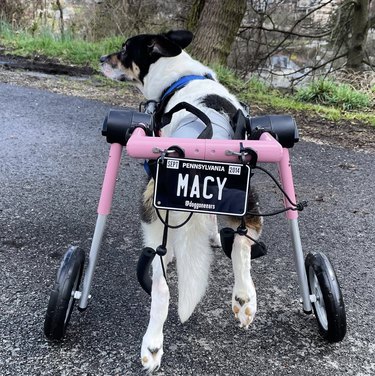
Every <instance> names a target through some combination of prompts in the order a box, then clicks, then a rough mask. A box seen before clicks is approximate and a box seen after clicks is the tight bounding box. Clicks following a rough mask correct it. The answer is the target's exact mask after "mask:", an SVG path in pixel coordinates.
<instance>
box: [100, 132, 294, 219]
mask: <svg viewBox="0 0 375 376" xmlns="http://www.w3.org/2000/svg"><path fill="white" fill-rule="evenodd" d="M240 142H242V144H243V146H244V147H251V148H252V149H254V150H255V151H256V152H257V154H258V162H269V163H277V165H278V169H279V175H280V180H281V185H282V186H283V188H284V190H285V192H286V193H287V195H288V196H289V197H290V199H291V200H292V201H295V192H294V184H293V177H292V170H291V166H290V160H289V152H288V149H285V148H282V146H281V145H280V144H279V143H278V142H277V141H276V140H275V139H274V138H273V137H272V136H271V135H270V134H269V133H263V134H262V135H261V137H260V140H257V141H252V140H241V141H240V140H201V139H189V138H163V137H147V136H146V133H145V131H144V130H143V129H142V128H137V129H136V130H135V131H134V132H133V134H132V136H131V137H130V139H129V141H128V144H127V146H126V151H127V154H128V155H129V156H130V157H133V158H141V159H154V158H157V157H159V156H160V152H161V151H162V150H165V149H168V148H169V147H171V146H172V145H178V146H179V147H180V148H182V149H183V150H184V152H185V157H186V158H193V159H203V160H210V161H221V162H238V157H237V156H236V155H234V154H232V152H235V153H238V151H239V150H240ZM121 152H122V146H121V145H120V144H112V145H111V149H110V153H109V160H108V164H107V168H106V172H105V177H104V182H103V187H102V193H101V196H100V201H99V207H98V214H103V215H108V214H109V213H110V210H111V204H112V197H113V192H114V189H115V184H116V177H117V172H118V169H119V165H120V160H121ZM284 204H285V207H287V206H288V203H287V202H284ZM286 216H287V218H288V219H296V218H298V213H297V211H291V210H289V211H287V212H286Z"/></svg>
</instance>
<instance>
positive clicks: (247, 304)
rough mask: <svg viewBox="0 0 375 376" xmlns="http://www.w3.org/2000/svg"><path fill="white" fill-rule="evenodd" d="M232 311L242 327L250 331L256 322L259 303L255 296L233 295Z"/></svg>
mask: <svg viewBox="0 0 375 376" xmlns="http://www.w3.org/2000/svg"><path fill="white" fill-rule="evenodd" d="M232 310H233V313H234V317H235V318H236V319H237V320H238V321H239V322H240V327H241V328H245V329H248V328H249V325H250V324H251V323H252V322H253V321H254V318H255V314H256V311H257V301H256V296H254V294H236V293H233V298H232Z"/></svg>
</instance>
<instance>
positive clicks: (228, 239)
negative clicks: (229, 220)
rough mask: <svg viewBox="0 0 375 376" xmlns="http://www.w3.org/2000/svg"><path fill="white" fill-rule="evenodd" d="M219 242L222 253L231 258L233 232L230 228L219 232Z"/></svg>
mask: <svg viewBox="0 0 375 376" xmlns="http://www.w3.org/2000/svg"><path fill="white" fill-rule="evenodd" d="M220 241H221V248H222V249H223V251H224V253H225V254H226V255H227V256H228V257H229V258H231V255H232V248H233V241H234V230H233V229H232V228H230V227H224V228H222V229H221V230H220Z"/></svg>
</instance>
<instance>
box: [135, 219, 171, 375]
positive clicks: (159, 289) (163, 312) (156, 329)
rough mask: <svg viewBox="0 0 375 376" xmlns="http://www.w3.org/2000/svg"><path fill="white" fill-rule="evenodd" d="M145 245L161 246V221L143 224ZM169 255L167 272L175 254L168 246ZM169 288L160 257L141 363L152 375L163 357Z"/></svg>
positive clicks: (156, 262)
mask: <svg viewBox="0 0 375 376" xmlns="http://www.w3.org/2000/svg"><path fill="white" fill-rule="evenodd" d="M142 227H143V230H144V237H145V244H146V245H148V246H151V247H153V248H154V249H156V247H157V246H158V245H160V244H161V237H162V234H163V230H162V225H161V223H160V221H156V222H153V223H151V224H145V223H143V224H142ZM167 249H168V252H167V255H166V256H164V257H163V261H164V267H165V270H166V269H167V263H168V262H169V261H170V260H171V259H172V257H173V252H172V250H170V249H169V247H168V246H167ZM169 297H170V295H169V288H168V285H167V282H166V280H165V278H164V275H163V269H162V266H161V260H160V257H159V256H158V255H156V256H155V258H154V260H153V262H152V289H151V310H150V321H149V324H148V327H147V331H146V333H145V335H144V336H143V341H142V348H141V362H142V365H143V367H144V369H145V370H146V371H148V372H149V373H152V372H153V371H156V370H157V369H158V368H159V367H160V363H161V358H162V356H163V338H164V335H163V326H164V322H165V320H166V319H167V316H168V307H169Z"/></svg>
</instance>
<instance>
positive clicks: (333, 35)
mask: <svg viewBox="0 0 375 376" xmlns="http://www.w3.org/2000/svg"><path fill="white" fill-rule="evenodd" d="M371 1H374V0H342V1H341V2H336V1H333V0H317V1H300V2H293V3H292V2H289V3H288V2H284V1H283V0H276V1H275V2H267V1H264V0H250V6H249V12H248V18H247V19H246V20H245V22H243V24H242V26H241V28H240V33H239V37H240V39H241V40H242V43H241V50H243V49H244V46H247V47H248V49H249V51H250V54H249V56H250V58H248V59H247V61H246V63H247V65H246V66H245V68H247V72H249V71H255V70H258V69H259V67H262V66H264V65H266V64H267V63H268V64H269V62H270V59H271V58H272V56H275V55H277V54H282V55H289V56H292V55H293V56H295V57H296V58H297V60H299V63H300V66H302V68H301V69H300V70H299V71H297V73H299V74H298V75H296V74H295V73H296V72H293V73H291V74H290V77H291V76H293V75H294V76H293V77H294V78H292V79H291V81H292V82H293V81H295V80H297V81H298V80H300V79H301V78H303V77H304V76H306V75H307V74H310V73H313V72H315V71H318V72H320V73H324V74H328V73H330V72H333V71H334V70H337V69H341V68H350V69H351V70H356V71H360V70H361V69H362V68H363V65H364V64H367V65H368V66H370V67H372V69H374V67H375V63H374V62H371V58H369V55H370V54H368V51H367V50H366V48H367V44H366V41H367V35H368V31H369V29H370V28H371V27H374V26H375V20H374V18H375V16H374V15H372V16H371V11H370V3H371ZM254 51H255V53H254ZM304 55H305V56H306V57H307V58H305V59H301V56H304ZM252 56H253V57H254V58H251V57H252ZM243 66H244V64H243Z"/></svg>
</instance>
